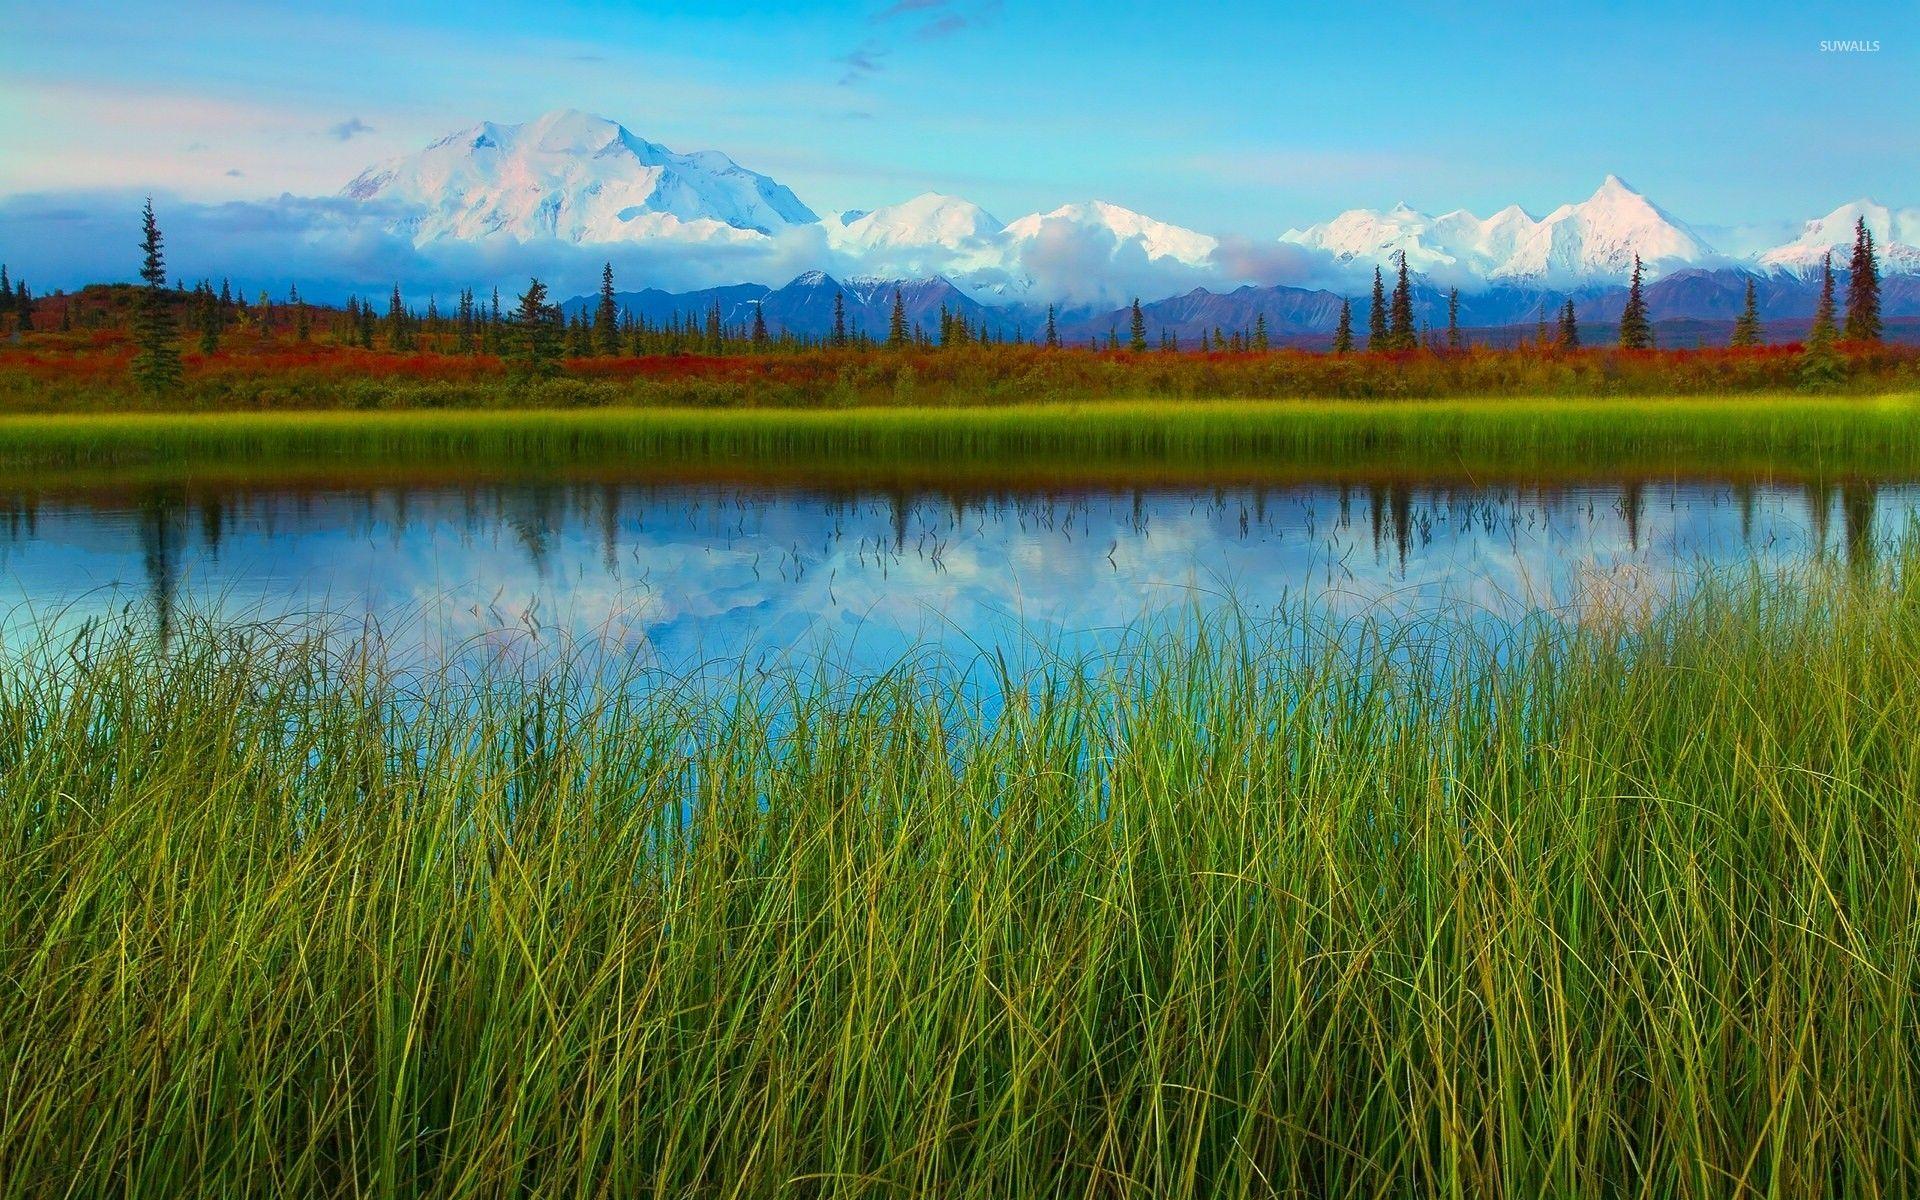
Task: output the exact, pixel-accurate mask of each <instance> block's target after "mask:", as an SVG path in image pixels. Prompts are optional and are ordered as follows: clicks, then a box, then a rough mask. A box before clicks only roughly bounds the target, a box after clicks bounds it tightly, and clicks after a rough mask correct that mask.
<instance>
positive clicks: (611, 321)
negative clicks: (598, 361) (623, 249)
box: [593, 263, 620, 358]
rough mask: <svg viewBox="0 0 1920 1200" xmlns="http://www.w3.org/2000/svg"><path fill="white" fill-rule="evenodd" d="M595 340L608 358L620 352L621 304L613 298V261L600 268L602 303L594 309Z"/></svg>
mask: <svg viewBox="0 0 1920 1200" xmlns="http://www.w3.org/2000/svg"><path fill="white" fill-rule="evenodd" d="M593 340H594V342H595V344H596V345H598V346H599V348H600V353H601V354H602V355H603V356H605V357H607V358H612V357H613V356H614V355H616V354H619V353H620V306H619V305H618V304H617V303H615V302H614V299H613V264H612V263H607V264H606V265H605V266H602V267H601V268H600V304H599V306H598V307H597V308H595V309H594V310H593Z"/></svg>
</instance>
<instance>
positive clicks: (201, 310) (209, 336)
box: [194, 287, 220, 355]
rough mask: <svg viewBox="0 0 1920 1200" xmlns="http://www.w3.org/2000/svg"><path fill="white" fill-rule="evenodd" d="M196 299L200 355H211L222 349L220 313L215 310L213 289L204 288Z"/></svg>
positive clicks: (195, 314)
mask: <svg viewBox="0 0 1920 1200" xmlns="http://www.w3.org/2000/svg"><path fill="white" fill-rule="evenodd" d="M195 299H196V300H198V301H199V303H198V304H197V305H196V306H195V308H196V311H195V313H194V316H195V317H196V319H198V321H199V322H200V353H202V354H207V355H211V354H214V353H216V352H217V351H218V350H219V349H220V313H219V312H218V311H217V310H216V309H215V308H214V301H213V289H212V288H209V287H203V288H201V289H200V290H199V292H198V294H197V295H196V296H195Z"/></svg>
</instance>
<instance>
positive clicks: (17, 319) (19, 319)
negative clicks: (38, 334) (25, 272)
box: [13, 279, 33, 333]
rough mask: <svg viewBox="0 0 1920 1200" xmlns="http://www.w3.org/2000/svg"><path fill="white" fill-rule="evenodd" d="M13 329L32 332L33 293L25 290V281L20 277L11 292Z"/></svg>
mask: <svg viewBox="0 0 1920 1200" xmlns="http://www.w3.org/2000/svg"><path fill="white" fill-rule="evenodd" d="M13 312H14V326H13V327H14V329H15V330H16V331H17V332H20V333H32V332H33V293H32V292H29V291H28V290H27V281H26V280H24V279H22V280H21V281H20V286H19V287H17V288H16V289H14V293H13Z"/></svg>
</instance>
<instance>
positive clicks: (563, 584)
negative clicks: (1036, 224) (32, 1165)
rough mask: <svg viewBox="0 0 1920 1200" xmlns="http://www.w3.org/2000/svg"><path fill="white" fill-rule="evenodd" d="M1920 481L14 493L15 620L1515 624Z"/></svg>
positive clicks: (723, 643)
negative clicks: (1303, 615)
mask: <svg viewBox="0 0 1920 1200" xmlns="http://www.w3.org/2000/svg"><path fill="white" fill-rule="evenodd" d="M1916 511H1920V489H1916V487H1915V486H1914V485H1913V484H1911V483H1906V482H1898V483H1894V482H1886V483H1875V482H1871V481H1854V482H1843V483H1807V482H1803V481H1786V480H1774V479H1767V478H1760V479H1751V480H1746V481H1729V480H1724V479H1722V480H1715V479H1706V478H1700V479H1688V478H1675V479H1646V478H1637V479H1621V480H1612V481H1609V480H1604V479H1600V480H1594V479H1583V480H1580V481H1577V482H1561V483H1544V484H1529V483H1525V482H1504V483H1494V484H1477V485H1476V484H1475V483H1473V482H1471V481H1468V480H1462V479H1459V478H1451V479H1438V478H1422V477H1421V476H1419V475H1409V474H1397V475H1391V476H1387V477H1376V478H1353V477H1349V478H1344V479H1328V480H1324V481H1312V480H1301V479H1298V478H1293V479H1289V480H1287V481H1286V482H1284V483H1276V484H1273V485H1271V486H1262V485H1259V484H1257V483H1249V482H1236V483H1233V484H1230V485H1221V486H1196V485H1193V484H1191V483H1186V484H1181V483H1168V484H1161V485H1155V484H1153V483H1151V482H1143V483H1142V484H1141V485H1140V486H1139V487H1135V488H1125V487H1096V488H1080V489H1074V490H1064V491H1048V490H1042V489H1038V488H1034V487H1032V486H1023V487H1006V488H995V489H981V488H978V487H975V486H971V485H964V484H963V485H956V486H954V487H951V488H943V487H940V486H920V487H915V488H912V489H904V488H898V487H891V486H884V487H882V486H876V487H864V486H861V485H859V484H858V483H852V484H849V483H846V482H844V481H836V483H835V484H834V485H833V486H832V487H830V488H822V487H810V486H807V484H806V483H805V482H803V481H796V480H795V478H794V476H793V474H792V473H788V474H786V475H783V476H782V478H781V479H780V481H779V482H777V483H773V482H765V483H757V482H755V481H754V480H752V479H750V478H746V479H715V480H706V481H688V480H684V479H679V480H666V481H663V480H660V479H650V478H648V477H646V476H645V475H644V474H641V473H635V474H634V475H633V476H632V477H627V478H623V477H620V476H618V475H614V476H611V477H610V476H608V475H606V474H605V473H601V474H598V475H596V476H595V477H594V478H593V479H591V480H579V479H575V480H568V479H565V478H554V479H540V480H525V479H521V480H510V481H496V482H490V483H486V484H473V485H464V486H463V485H459V484H454V483H450V482H448V481H447V480H446V478H445V473H444V472H440V473H439V474H437V475H435V476H433V477H430V478H417V479H409V478H408V477H407V476H406V474H405V473H404V472H397V473H392V472H390V473H387V474H386V475H383V476H382V477H380V478H378V479H375V480H371V481H369V480H366V479H355V480H354V481H353V482H352V483H350V484H346V483H338V484H329V483H325V482H304V483H302V484H300V485H299V486H297V487H288V486H278V487H277V486H272V485H269V484H256V483H242V484H235V483H232V482H222V483H219V484H213V485H208V486H204V487H203V486H197V485H195V484H194V483H193V482H192V481H190V480H184V479H183V480H177V481H169V482H158V483H150V484H141V485H138V486H134V487H128V488H120V489H100V488H82V489H63V488H61V487H59V486H58V485H56V484H38V485H35V486H19V487H16V488H14V489H13V490H12V491H10V492H5V491H0V613H3V614H4V615H0V635H4V636H5V637H7V638H9V639H11V640H13V641H16V642H17V641H19V640H21V639H23V638H24V637H25V636H27V633H28V631H29V630H33V629H37V628H44V627H46V626H47V624H48V623H49V622H53V623H56V624H73V623H77V622H79V621H81V620H84V619H86V618H89V617H98V616H102V615H107V614H113V613H121V612H126V613H129V614H131V615H132V616H134V617H135V618H137V619H143V620H151V621H154V622H156V623H158V624H161V625H163V626H165V625H168V624H170V623H172V622H175V621H178V620H180V619H182V614H192V613H198V614H204V613H208V612H220V613H223V614H227V615H233V616H246V617H276V618H277V617H284V616H288V615H297V614H307V613H324V614H328V615H330V616H331V617H334V618H344V619H346V620H348V621H349V622H350V623H364V624H370V625H372V626H374V627H377V628H378V629H379V630H380V631H381V632H382V635H383V636H384V637H385V638H386V639H387V640H388V641H389V643H392V644H402V645H411V646H414V647H418V648H421V649H425V650H427V651H429V652H431V653H433V654H436V655H437V654H442V653H448V652H452V653H473V652H485V653H488V654H495V655H524V654H527V653H529V652H539V651H542V650H545V649H551V648H553V647H556V646H565V645H578V644H580V642H581V641H582V640H583V639H584V640H586V641H589V642H591V643H593V644H596V645H601V646H611V647H615V648H618V649H620V650H622V651H624V652H629V653H631V654H634V655H639V656H641V657H643V658H644V659H645V660H646V661H648V662H649V663H650V664H655V665H658V666H661V667H663V668H667V669H671V670H674V671H686V670H690V669H693V668H695V667H697V666H699V665H700V664H711V663H716V662H718V663H727V664H735V663H738V662H739V661H740V660H741V659H742V658H746V659H749V660H752V661H756V662H764V661H768V660H771V659H777V658H786V659H789V660H792V659H794V658H796V657H805V656H811V655H816V654H820V655H825V656H826V657H827V658H829V659H830V660H832V661H834V662H836V663H839V664H846V665H853V666H856V667H859V668H871V667H879V666H884V665H887V664H889V663H891V662H894V661H896V660H897V659H899V658H900V657H901V656H902V655H904V654H906V653H908V652H909V651H922V652H924V651H933V652H937V653H943V654H946V655H949V656H952V657H953V658H954V659H956V660H971V659H974V658H977V657H978V656H979V655H980V654H981V653H983V652H986V653H993V652H998V653H1001V654H1003V655H1014V656H1018V655H1024V654H1029V653H1033V652H1035V651H1040V650H1046V651H1053V650H1059V651H1065V652H1069V653H1079V652H1088V651H1094V652H1097V651H1098V650H1100V649H1102V648H1103V647H1105V646H1107V645H1109V644H1111V643H1112V642H1114V641H1115V640H1116V639H1118V637H1119V636H1120V631H1121V630H1123V629H1124V628H1125V627H1127V626H1129V625H1137V624H1138V623H1139V622H1141V621H1142V620H1143V619H1150V618H1154V617H1159V616H1166V615H1168V614H1180V613H1187V612H1193V611H1201V612H1205V611H1217V610H1218V609H1220V608H1221V607H1222V606H1225V605H1228V604H1237V605H1238V606H1240V608H1242V609H1243V610H1246V611H1248V612H1250V613H1252V614H1254V615H1256V616H1257V615H1261V614H1265V613H1270V612H1273V611H1275V610H1282V611H1286V612H1289V613H1296V614H1297V613H1300V612H1309V613H1315V614H1321V615H1327V616H1333V617H1345V616H1358V615H1363V614H1377V615H1380V616H1382V617H1386V618H1390V619H1393V620H1417V619H1421V618H1424V617H1427V616H1436V615H1437V616H1445V617H1448V618H1462V617H1464V618H1466V619H1469V620H1473V621H1488V622H1506V621H1511V620H1513V619H1516V618H1519V617H1524V616H1526V615H1527V614H1529V613H1539V612H1548V613H1564V612H1567V611H1571V608H1570V606H1576V602H1577V603H1578V604H1592V603H1595V602H1596V600H1595V598H1596V597H1600V598H1602V599H1601V601H1600V602H1605V603H1620V602H1631V603H1640V602H1644V601H1646V600H1648V599H1654V600H1657V598H1658V597H1659V596H1660V595H1661V594H1663V592H1664V590H1666V589H1670V588H1671V587H1672V586H1673V585H1674V583H1675V581H1676V580H1680V579H1684V578H1689V577H1691V576H1692V574H1693V573H1694V572H1695V571H1696V570H1697V569H1698V568H1699V567H1700V566H1702V565H1708V566H1726V567H1732V566H1738V565H1741V564H1745V563H1750V562H1757V563H1759V564H1761V565H1762V566H1773V565H1781V564H1787V563H1791V562H1795V561H1798V560H1804V559H1808V558H1810V557H1814V556H1819V555H1826V556H1830V557H1832V558H1834V559H1836V560H1842V559H1844V560H1846V561H1851V562H1860V561H1863V560H1864V559H1865V558H1867V557H1869V556H1871V555H1872V554H1873V553H1874V552H1875V551H1876V549H1877V548H1878V547H1879V546H1880V545H1882V544H1884V543H1885V542H1886V541H1887V540H1888V539H1890V538H1892V537H1896V536H1898V535H1899V534H1900V533H1901V532H1902V531H1903V530H1904V529H1905V528H1906V527H1907V525H1908V522H1909V520H1910V518H1911V517H1912V515H1913V514H1915V513H1916Z"/></svg>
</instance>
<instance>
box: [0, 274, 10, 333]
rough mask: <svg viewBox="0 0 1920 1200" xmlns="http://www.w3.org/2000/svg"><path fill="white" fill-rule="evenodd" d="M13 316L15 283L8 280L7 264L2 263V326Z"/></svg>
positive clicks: (0, 277)
mask: <svg viewBox="0 0 1920 1200" xmlns="http://www.w3.org/2000/svg"><path fill="white" fill-rule="evenodd" d="M12 315H13V281H12V280H10V279H8V278H7V264H5V263H0V324H4V323H5V318H7V317H10V316H12Z"/></svg>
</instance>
